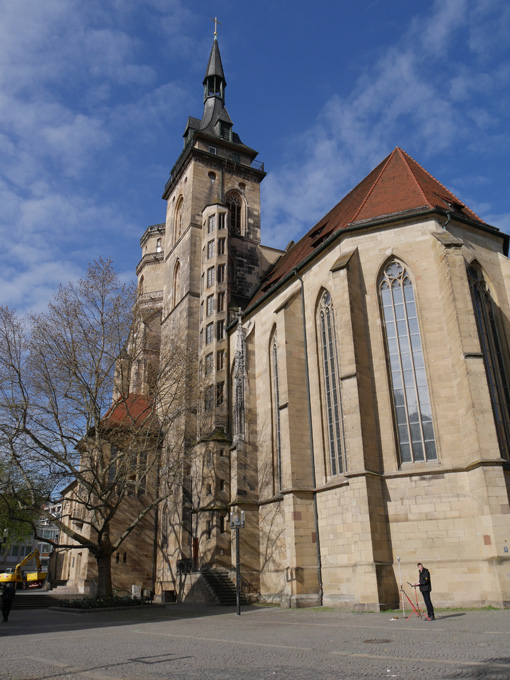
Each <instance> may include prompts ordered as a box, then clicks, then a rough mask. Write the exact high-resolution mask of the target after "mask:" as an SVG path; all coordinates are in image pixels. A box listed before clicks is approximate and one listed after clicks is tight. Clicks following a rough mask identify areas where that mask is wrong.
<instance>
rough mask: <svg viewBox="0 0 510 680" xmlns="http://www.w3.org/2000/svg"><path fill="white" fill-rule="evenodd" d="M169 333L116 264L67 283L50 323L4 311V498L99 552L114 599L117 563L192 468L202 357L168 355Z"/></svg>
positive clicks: (184, 351) (0, 380) (101, 582)
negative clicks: (57, 502)
mask: <svg viewBox="0 0 510 680" xmlns="http://www.w3.org/2000/svg"><path fill="white" fill-rule="evenodd" d="M158 328H159V312H158V310H157V309H153V308H151V307H150V306H149V307H148V306H147V305H145V306H144V307H142V306H139V305H137V299H136V290H135V288H134V286H131V285H126V284H122V283H121V282H120V281H119V279H118V277H117V275H116V274H115V271H114V269H113V266H112V263H111V262H110V261H102V260H100V261H98V262H95V263H93V264H91V265H90V266H89V269H88V271H87V275H86V277H85V278H84V279H83V280H80V281H79V282H78V283H76V284H75V283H69V284H68V285H66V286H62V287H61V288H60V290H59V291H58V293H57V295H56V296H55V298H54V299H53V301H52V302H51V303H50V304H49V306H48V310H47V311H46V312H44V313H42V314H38V315H31V316H29V317H25V318H24V317H19V316H17V315H16V314H15V313H14V312H13V311H12V310H9V309H7V308H0V456H1V459H0V462H2V463H3V464H4V468H5V469H8V470H9V471H10V472H9V474H8V475H7V476H6V477H5V478H4V479H3V481H2V485H1V486H2V490H3V492H4V493H6V494H8V495H10V496H11V497H14V498H15V499H16V502H17V504H18V507H19V508H20V510H22V511H26V510H33V511H35V510H37V512H39V513H40V514H41V515H42V516H47V517H48V519H50V520H51V521H52V522H53V523H54V524H56V525H57V526H58V528H59V529H60V530H61V532H64V534H66V535H67V536H68V537H69V538H70V539H71V540H72V543H71V546H69V544H66V547H78V548H87V549H88V550H89V551H90V553H91V554H92V555H93V556H94V558H95V559H96V562H97V570H98V582H97V592H98V594H99V595H103V596H108V595H111V593H112V580H111V558H112V554H113V553H114V552H115V551H117V550H118V548H119V547H120V545H121V544H122V542H123V541H124V540H125V539H126V537H127V536H128V535H129V534H130V533H131V532H132V531H134V530H135V528H136V527H137V526H139V525H140V523H141V522H142V521H143V519H144V518H145V517H146V516H147V515H148V513H150V512H151V511H153V510H154V509H155V508H156V507H157V506H158V504H160V503H161V502H162V501H163V500H164V499H165V498H167V497H168V496H169V495H170V494H172V493H173V490H174V488H175V484H177V483H178V482H179V480H180V479H181V478H182V474H183V473H182V471H183V466H184V465H185V457H186V450H187V447H186V438H187V437H189V423H190V422H192V420H190V419H189V418H188V413H189V412H190V411H192V410H194V409H196V401H195V396H194V395H195V394H196V393H197V392H196V389H198V388H197V387H196V383H197V376H196V371H194V370H192V368H191V365H192V363H191V362H192V357H193V356H195V357H196V353H195V354H194V353H193V352H192V348H188V347H186V346H185V345H184V344H183V343H182V342H173V343H171V344H170V345H169V346H168V347H167V349H166V352H165V353H162V352H161V351H160V350H161V348H160V336H159V333H158ZM162 474H163V475H164V484H162V483H161V476H162ZM64 489H65V490H66V494H67V498H68V500H69V502H68V503H67V504H66V508H67V510H66V512H65V513H64V515H63V516H62V517H54V516H53V515H52V514H51V512H50V511H49V510H46V509H45V508H44V507H41V499H42V498H43V499H47V500H51V499H55V498H56V497H58V495H59V494H61V493H62V491H63V490H64ZM134 499H136V502H134ZM126 507H129V508H130V511H129V512H126Z"/></svg>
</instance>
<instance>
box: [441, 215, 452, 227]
mask: <svg viewBox="0 0 510 680" xmlns="http://www.w3.org/2000/svg"><path fill="white" fill-rule="evenodd" d="M452 214H453V210H448V211H447V213H446V217H447V219H446V222H445V223H444V224H443V229H446V227H447V226H448V224H449V222H450V220H451V219H452Z"/></svg>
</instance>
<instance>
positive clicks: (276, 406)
mask: <svg viewBox="0 0 510 680" xmlns="http://www.w3.org/2000/svg"><path fill="white" fill-rule="evenodd" d="M270 352H271V357H270V360H271V378H272V385H271V389H272V397H273V399H272V401H273V433H274V448H275V468H276V469H275V473H276V474H275V477H276V485H277V488H278V491H280V490H281V488H282V431H281V422H280V382H279V380H280V378H279V373H278V341H277V338H276V333H274V334H273V337H272V339H271V343H270Z"/></svg>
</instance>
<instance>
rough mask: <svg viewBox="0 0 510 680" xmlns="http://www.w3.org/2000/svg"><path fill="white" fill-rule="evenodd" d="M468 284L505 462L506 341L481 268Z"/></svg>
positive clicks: (509, 439)
mask: <svg viewBox="0 0 510 680" xmlns="http://www.w3.org/2000/svg"><path fill="white" fill-rule="evenodd" d="M467 273H468V280H469V286H470V289H471V297H472V300H473V308H474V311H475V318H476V325H477V327H478V335H479V337H480V345H481V348H482V353H483V358H484V363H485V372H486V375H487V383H488V386H489V393H490V397H491V402H492V411H493V413H494V421H495V423H496V431H497V433H498V442H499V448H500V451H501V455H502V456H503V458H507V459H508V458H510V446H509V445H510V389H509V380H508V373H507V367H506V365H505V360H504V357H503V351H502V350H503V339H502V337H501V333H500V328H499V324H498V310H497V307H496V305H495V303H494V301H493V299H492V297H491V294H490V289H489V286H488V285H487V282H486V281H485V278H484V276H483V273H482V271H481V269H480V268H479V267H478V266H476V265H475V266H471V267H468V271H467Z"/></svg>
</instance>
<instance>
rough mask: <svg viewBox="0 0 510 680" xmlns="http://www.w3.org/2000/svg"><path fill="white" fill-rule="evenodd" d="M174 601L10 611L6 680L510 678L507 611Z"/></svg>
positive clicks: (2, 671)
mask: <svg viewBox="0 0 510 680" xmlns="http://www.w3.org/2000/svg"><path fill="white" fill-rule="evenodd" d="M395 616H398V619H396V620H394V621H392V620H391V618H392V614H391V613H382V614H351V613H345V612H340V611H331V610H325V611H319V610H309V609H308V610H307V609H298V610H296V609H292V610H290V609H283V610H281V609H277V608H275V609H273V608H259V607H250V608H245V609H243V612H242V615H241V616H240V617H239V616H236V614H235V612H234V611H233V610H231V609H226V608H221V607H212V606H211V607H193V606H187V605H169V606H167V607H166V608H154V609H151V608H146V609H143V610H128V611H115V612H94V613H87V614H73V613H61V612H55V611H48V610H25V611H22V610H13V611H12V612H11V618H10V620H9V622H8V623H0V626H1V628H0V655H1V656H0V664H1V665H0V677H1V678H5V679H7V680H50V679H51V680H63V679H64V678H65V679H66V680H70V679H71V680H74V679H77V680H78V679H80V680H120V679H121V678H122V679H127V678H129V679H130V680H152V679H156V678H158V679H159V678H178V679H179V680H199V679H200V680H217V679H218V680H219V679H221V680H227V679H228V680H248V679H250V680H283V679H286V680H315V679H316V678H321V679H322V678H324V679H328V680H329V679H330V678H334V679H335V680H351V679H353V680H357V679H358V678H360V679H361V678H363V679H365V678H370V679H377V680H380V679H382V678H391V679H392V680H393V679H394V678H399V679H405V680H413V679H414V678H427V679H428V680H432V679H434V678H442V679H443V678H486V679H488V680H503V679H505V680H506V679H510V640H509V637H510V610H504V611H466V612H460V611H459V612H443V613H439V615H438V618H437V619H436V621H435V622H426V621H421V620H418V619H416V618H412V619H411V620H409V621H405V619H403V618H402V614H401V613H400V614H395Z"/></svg>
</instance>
